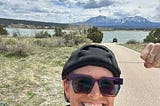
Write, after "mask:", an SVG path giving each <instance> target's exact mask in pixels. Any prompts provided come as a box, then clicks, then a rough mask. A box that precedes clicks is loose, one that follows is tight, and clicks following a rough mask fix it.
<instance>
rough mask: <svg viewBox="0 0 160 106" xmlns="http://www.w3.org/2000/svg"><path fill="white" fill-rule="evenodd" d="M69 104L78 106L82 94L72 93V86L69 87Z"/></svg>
mask: <svg viewBox="0 0 160 106" xmlns="http://www.w3.org/2000/svg"><path fill="white" fill-rule="evenodd" d="M69 96H70V104H71V106H79V105H78V104H79V103H80V98H81V97H82V94H77V93H75V92H74V91H73V88H72V86H71V85H70V95H69Z"/></svg>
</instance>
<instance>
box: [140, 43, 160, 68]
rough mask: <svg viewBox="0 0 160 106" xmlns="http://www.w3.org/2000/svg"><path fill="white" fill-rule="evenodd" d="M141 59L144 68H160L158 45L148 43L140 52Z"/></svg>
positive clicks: (159, 46)
mask: <svg viewBox="0 0 160 106" xmlns="http://www.w3.org/2000/svg"><path fill="white" fill-rule="evenodd" d="M141 58H142V59H143V60H144V61H145V63H144V66H145V67H146V68H152V67H155V68H160V43H156V44H154V43H149V44H148V45H147V46H146V47H145V49H144V50H143V51H142V52H141Z"/></svg>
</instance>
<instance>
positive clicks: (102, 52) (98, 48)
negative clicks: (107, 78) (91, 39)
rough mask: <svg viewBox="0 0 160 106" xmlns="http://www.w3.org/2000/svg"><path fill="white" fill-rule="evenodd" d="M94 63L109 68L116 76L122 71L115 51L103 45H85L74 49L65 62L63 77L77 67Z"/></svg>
mask: <svg viewBox="0 0 160 106" xmlns="http://www.w3.org/2000/svg"><path fill="white" fill-rule="evenodd" d="M87 65H93V66H100V67H104V68H107V69H108V70H109V71H111V72H112V73H113V75H114V77H120V74H121V71H120V69H119V67H118V64H117V62H116V58H115V56H114V54H113V52H112V51H111V50H110V49H108V48H107V47H105V46H103V45H85V46H83V47H81V48H79V49H78V50H76V51H74V52H73V53H72V54H71V56H70V58H69V59H68V61H67V62H66V63H65V65H64V67H63V71H62V79H65V78H66V76H68V75H69V74H70V73H71V72H72V71H74V70H75V69H77V68H80V67H83V66H87Z"/></svg>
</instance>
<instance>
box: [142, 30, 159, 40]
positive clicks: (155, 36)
mask: <svg viewBox="0 0 160 106" xmlns="http://www.w3.org/2000/svg"><path fill="white" fill-rule="evenodd" d="M144 42H145V43H149V42H154V43H160V28H157V29H153V30H151V32H150V33H149V35H148V36H147V37H146V38H145V39H144Z"/></svg>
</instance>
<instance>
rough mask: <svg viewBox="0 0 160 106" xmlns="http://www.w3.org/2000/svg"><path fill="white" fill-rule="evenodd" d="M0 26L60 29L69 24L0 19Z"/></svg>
mask: <svg viewBox="0 0 160 106" xmlns="http://www.w3.org/2000/svg"><path fill="white" fill-rule="evenodd" d="M0 24H3V25H4V26H9V25H13V24H15V25H17V26H18V27H19V26H23V27H28V26H34V27H41V28H45V27H49V28H51V27H62V28H65V27H67V26H68V25H69V24H62V23H51V22H41V21H28V20H18V19H6V18H0Z"/></svg>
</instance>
